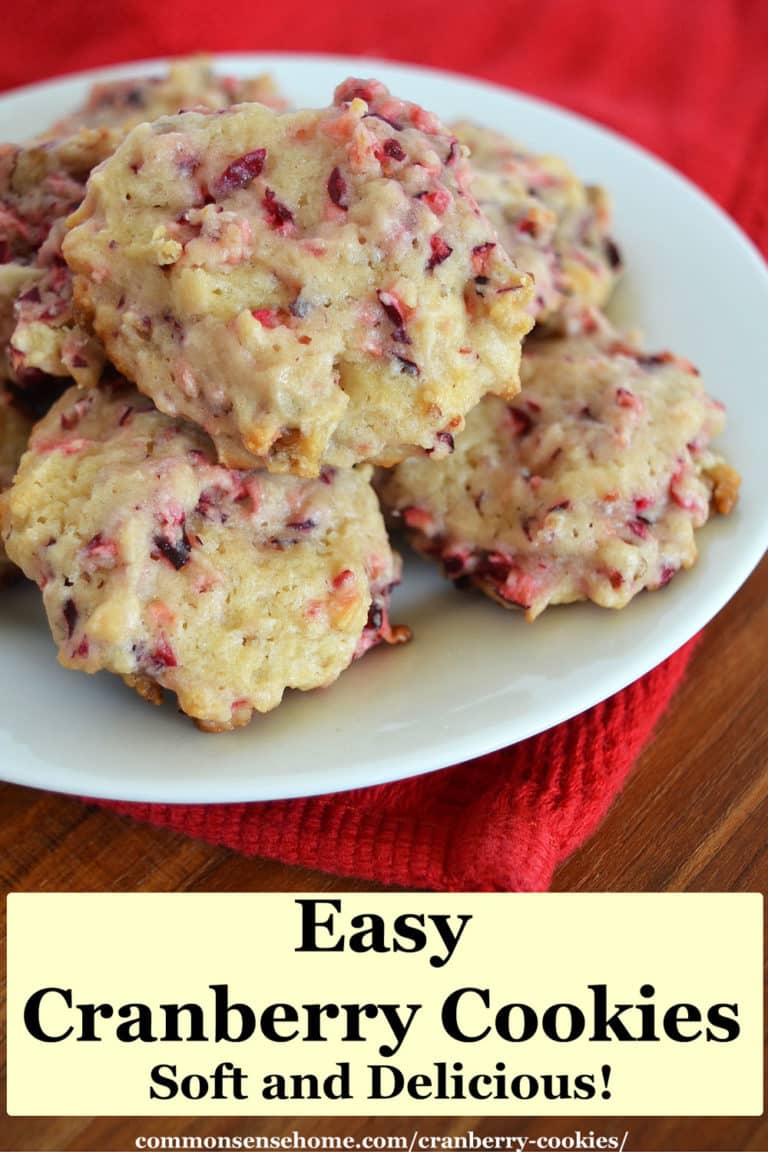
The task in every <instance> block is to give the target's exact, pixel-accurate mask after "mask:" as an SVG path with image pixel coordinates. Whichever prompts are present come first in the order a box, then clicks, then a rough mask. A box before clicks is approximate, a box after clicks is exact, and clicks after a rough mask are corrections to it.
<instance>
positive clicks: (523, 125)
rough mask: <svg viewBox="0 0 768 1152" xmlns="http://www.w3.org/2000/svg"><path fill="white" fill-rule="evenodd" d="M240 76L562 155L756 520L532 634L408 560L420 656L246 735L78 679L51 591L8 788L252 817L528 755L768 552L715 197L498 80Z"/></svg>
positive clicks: (3, 759)
mask: <svg viewBox="0 0 768 1152" xmlns="http://www.w3.org/2000/svg"><path fill="white" fill-rule="evenodd" d="M219 66H220V67H221V69H222V70H226V71H230V72H235V73H240V74H252V73H254V72H256V71H260V70H262V69H268V70H270V71H272V72H274V73H275V75H276V77H277V79H278V81H279V83H280V85H281V86H282V87H283V89H284V90H285V92H286V93H287V94H288V96H289V97H290V98H291V99H292V100H293V101H295V102H296V103H297V104H303V103H306V104H307V105H309V106H312V105H314V106H319V105H321V104H324V103H327V102H328V101H329V100H330V96H331V93H332V90H333V88H334V86H335V84H336V83H338V81H339V80H341V79H343V78H344V77H345V76H346V75H349V74H357V75H363V76H377V77H379V78H381V79H382V80H384V81H385V82H386V83H388V84H389V85H390V86H391V88H392V89H393V90H394V91H395V92H397V93H398V94H399V95H402V96H404V97H406V98H408V99H410V100H414V101H417V102H419V103H421V104H424V105H425V106H426V107H428V108H431V109H433V110H435V111H436V112H438V113H440V114H441V115H442V116H443V117H444V118H445V119H451V118H454V117H458V116H471V117H472V118H474V119H476V120H479V121H482V122H485V123H487V124H489V125H492V126H494V127H496V128H500V129H502V130H505V131H507V132H509V133H510V134H513V135H515V136H517V137H518V138H519V139H521V140H522V141H524V142H526V143H528V144H530V145H531V146H532V147H534V148H536V149H538V150H541V151H548V152H554V153H559V154H561V155H562V156H564V157H565V158H566V159H568V160H569V161H570V162H571V163H572V165H573V167H574V168H575V169H576V171H577V172H578V173H579V174H580V175H581V176H582V177H583V178H584V179H586V180H589V181H596V182H599V183H601V184H604V185H605V186H606V187H607V188H608V189H609V190H610V192H611V194H612V197H613V201H614V204H615V221H616V222H615V233H616V235H617V237H618V238H619V241H620V243H621V246H622V249H623V251H624V254H625V256H626V260H627V267H628V272H627V275H626V279H625V282H624V284H623V285H622V286H621V288H620V289H619V291H618V293H617V295H616V299H615V301H614V303H613V306H612V309H611V311H612V314H613V316H614V318H615V319H616V320H617V321H618V322H619V323H625V324H632V325H633V326H634V325H639V326H640V327H642V328H643V329H644V330H645V332H646V334H647V337H648V341H649V344H650V345H651V346H671V347H672V348H674V349H675V350H677V351H678V352H680V353H681V354H682V355H685V356H687V357H689V358H690V359H692V360H694V361H695V362H696V363H697V364H698V365H699V366H700V367H701V369H702V372H703V374H704V378H705V380H706V382H707V384H708V387H709V390H710V391H711V392H712V393H713V394H714V395H716V396H717V397H719V398H720V399H722V400H724V401H725V403H726V404H727V406H728V411H729V418H730V423H729V428H728V432H727V435H726V437H725V441H724V443H725V447H726V449H727V451H728V455H729V458H730V459H731V460H732V461H733V462H734V463H735V464H736V465H737V466H738V467H739V468H740V470H741V471H742V472H743V476H744V488H743V495H742V499H741V502H740V504H739V507H738V510H737V511H736V513H735V514H734V515H733V516H731V517H729V518H728V519H718V520H716V521H714V522H712V523H710V524H709V525H708V526H707V527H706V528H705V530H704V531H703V532H702V533H701V536H700V543H701V559H700V561H699V564H698V565H697V566H696V567H695V568H694V569H693V570H692V571H690V572H687V573H684V574H681V575H679V576H678V577H676V578H675V580H673V581H672V583H671V584H670V585H669V586H668V587H667V588H665V589H664V590H663V592H658V593H655V594H653V595H641V596H640V597H638V598H637V599H636V600H635V601H634V602H633V603H632V604H631V605H630V606H629V607H628V608H627V609H626V610H625V611H623V612H620V613H613V612H609V611H604V610H600V609H598V608H595V607H592V606H588V605H579V606H573V607H566V608H555V609H552V610H550V611H548V612H546V613H545V614H544V616H543V617H542V618H541V619H540V620H538V621H537V622H536V623H535V624H534V625H528V624H526V623H525V621H524V620H523V619H522V617H521V616H520V615H517V614H515V613H511V612H510V613H507V612H504V611H503V610H502V609H500V608H498V607H496V606H495V605H493V604H491V603H490V602H489V601H487V600H485V599H484V598H483V597H482V596H480V595H479V594H478V595H468V594H466V593H459V592H456V591H454V590H453V588H452V587H451V586H450V585H448V584H446V583H445V582H444V581H442V580H441V579H440V578H439V576H438V575H437V573H436V570H435V569H433V568H432V567H430V566H428V565H427V564H426V563H423V562H421V561H420V560H418V559H409V560H408V563H407V565H406V571H405V579H404V584H403V586H402V588H401V589H400V590H399V591H398V593H397V595H396V597H395V602H394V619H395V620H396V621H402V622H405V623H408V624H410V625H411V626H412V627H413V630H414V633H415V638H414V640H413V642H412V643H411V644H410V645H408V646H406V647H403V648H399V649H394V650H390V651H382V650H378V651H375V652H373V653H371V654H370V655H369V656H366V658H365V659H364V660H363V661H361V662H360V663H359V664H357V665H355V666H354V667H353V668H352V669H350V671H349V672H347V673H345V674H344V676H342V678H341V680H339V681H338V683H337V684H335V685H334V686H333V687H332V688H329V689H326V690H323V691H318V692H314V693H310V694H299V693H294V694H291V695H290V698H288V699H287V700H286V701H285V702H284V703H283V705H282V706H281V707H280V708H279V709H277V710H276V711H275V712H272V713H270V714H269V715H267V716H265V717H257V718H256V719H255V720H254V722H253V723H252V724H251V725H250V727H249V728H247V729H244V730H241V731H239V732H234V733H230V734H227V735H222V736H205V735H202V734H201V733H199V732H198V731H197V730H196V729H195V728H194V726H193V725H192V723H191V722H190V721H189V720H187V719H186V718H184V717H182V716H180V715H179V714H178V713H177V712H176V710H175V708H174V707H173V706H172V704H170V703H168V704H166V705H165V706H164V707H163V708H161V709H157V710H155V709H151V708H149V707H148V706H147V705H146V704H145V703H143V702H142V701H140V700H139V699H138V697H137V696H135V695H134V694H133V693H131V692H129V691H128V690H127V689H126V688H125V687H124V686H123V685H122V683H121V682H120V681H119V680H118V679H117V678H116V677H113V676H109V675H107V674H101V675H100V676H97V677H92V678H89V677H86V676H78V675H74V674H73V673H71V672H65V671H64V670H63V669H61V668H59V666H58V665H57V663H56V660H55V656H54V650H53V645H52V642H51V640H50V637H49V633H48V629H47V626H46V624H45V620H44V616H43V612H42V609H41V607H40V604H39V597H38V595H37V592H36V590H35V589H32V588H27V589H20V590H17V591H13V592H11V593H9V594H8V595H3V596H2V597H0V637H1V638H2V639H1V642H0V643H1V646H0V776H2V777H4V778H5V779H7V780H12V781H17V782H20V783H24V784H30V785H35V786H37V787H41V788H49V789H55V790H58V791H62V792H76V793H80V794H83V795H90V796H101V797H113V798H120V799H125V800H162V801H178V802H182V801H186V802H193V801H200V802H213V801H240V800H264V799H272V798H276V797H289V796H303V795H310V794H312V793H319V792H330V791H334V790H338V789H344V788H352V787H356V786H360V785H366V784H376V783H379V782H381V781H385V780H395V779H399V778H402V777H405V776H411V775H415V774H417V773H422V772H429V771H431V770H432V769H437V768H442V767H444V766H446V765H448V764H453V763H456V762H458V761H461V760H465V759H467V758H469V757H472V756H477V755H480V754H481V753H484V752H488V751H491V750H492V749H496V748H499V747H501V746H503V745H506V744H510V743H513V742H514V741H517V740H522V739H523V738H524V737H526V736H530V735H532V734H533V733H536V732H540V731H543V730H544V729H546V728H548V727H550V726H551V725H553V724H557V723H558V722H559V721H562V720H565V719H567V718H568V717H570V716H573V715H575V714H576V713H578V712H581V711H583V710H584V709H585V708H588V707H590V706H591V705H593V704H595V703H597V702H598V701H600V700H603V699H605V698H606V697H607V696H609V695H611V694H612V693H614V692H616V691H618V689H620V688H622V687H624V686H625V685H626V684H628V683H629V682H630V681H632V680H634V679H636V678H637V677H638V676H641V675H642V674H643V673H645V672H647V671H648V670H649V669H650V668H652V667H653V666H654V665H656V664H658V663H659V662H660V661H662V660H664V659H665V658H666V657H667V656H669V655H670V654H671V653H672V652H673V651H675V649H677V648H678V647H680V645H681V644H683V643H684V642H685V641H686V640H687V639H688V638H689V637H691V636H693V635H694V633H696V632H697V631H698V630H699V629H700V628H701V627H702V626H703V625H704V624H706V623H707V621H708V620H710V619H711V618H712V616H714V615H715V613H716V612H718V611H719V610H720V608H722V607H723V605H724V604H725V603H726V601H727V600H728V599H729V598H730V597H731V596H733V594H734V592H735V591H736V590H737V588H738V587H739V586H740V585H741V584H742V582H743V581H744V580H745V579H746V577H747V576H748V575H749V573H750V572H751V571H752V569H753V568H754V566H755V565H756V564H757V562H758V560H759V559H760V557H761V555H762V554H763V552H764V550H765V547H766V544H767V543H768V500H766V498H765V491H766V481H768V475H767V474H766V472H767V469H766V458H767V457H768V453H767V452H766V448H765V429H766V427H768V381H766V378H765V377H766V365H768V323H766V316H768V270H767V269H766V267H765V265H764V264H763V262H762V261H761V259H760V257H759V256H758V254H757V253H756V251H755V250H754V249H753V248H752V246H751V245H750V244H749V242H748V241H747V240H746V239H745V238H744V236H743V235H742V234H741V233H740V232H739V231H738V230H737V229H736V227H735V226H734V225H733V224H732V223H731V222H730V221H729V220H728V219H727V218H726V217H725V216H724V215H723V214H722V213H721V212H720V211H719V210H718V209H717V208H716V207H715V206H714V205H713V204H712V203H711V202H710V201H709V200H707V199H706V198H705V197H704V196H703V195H702V194H701V193H700V192H698V191H697V190H696V189H695V188H694V187H692V185H690V184H689V183H687V182H686V181H685V180H683V179H682V178H681V177H680V176H678V175H677V174H676V173H675V172H673V171H672V170H671V169H669V168H667V167H665V166H664V165H663V164H661V163H659V162H658V161H657V160H654V159H653V158H652V157H651V156H649V155H648V154H646V153H644V152H642V151H641V150H639V149H638V148H636V147H635V146H633V145H632V144H629V143H627V142H626V141H624V140H622V139H620V138H619V137H617V136H615V135H613V134H611V133H609V132H607V131H605V130H603V129H601V128H598V127H596V126H595V125H593V124H590V123H588V122H587V121H585V120H583V119H580V118H579V117H576V116H573V115H571V114H570V113H567V112H564V111H561V110H560V109H557V108H554V107H552V106H549V105H546V104H543V103H541V102H539V101H536V100H531V99H529V98H528V97H524V96H520V95H518V94H516V93H513V92H509V91H506V90H504V89H501V88H497V87H494V86H492V85H490V84H485V83H481V82H479V81H473V80H468V79H465V78H463V77H458V76H451V75H447V74H444V73H439V72H434V71H430V70H426V69H420V68H413V67H406V66H400V65H394V64H385V63H382V62H379V61H373V60H353V59H344V58H338V57H337V58H334V57H307V56H283V55H274V56H269V55H260V56H226V57H222V58H221V60H220V61H219ZM147 70H154V66H153V67H152V69H149V68H148V66H147V65H145V64H142V65H131V66H128V67H122V68H110V69H105V70H102V71H100V72H98V73H91V74H89V75H88V76H78V77H69V78H65V79H63V80H58V81H55V82H53V83H49V84H42V85H37V86H35V87H31V88H26V89H23V90H20V91H18V92H15V93H12V94H10V95H7V96H5V97H3V98H2V99H0V138H1V139H23V138H24V137H26V136H28V135H31V134H32V133H34V132H37V131H39V130H41V129H43V128H44V127H45V126H47V124H49V123H50V122H51V120H53V119H55V118H56V117H58V116H60V115H62V114H63V112H64V111H65V110H67V109H68V108H70V107H73V106H74V105H75V104H76V103H77V102H78V101H79V100H80V99H81V98H82V97H83V95H84V93H85V91H86V88H87V86H88V84H89V83H91V82H92V81H93V80H94V79H107V78H112V77H116V76H126V75H133V74H136V73H138V72H142V71H147Z"/></svg>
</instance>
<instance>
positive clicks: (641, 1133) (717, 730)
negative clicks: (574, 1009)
mask: <svg viewBox="0 0 768 1152" xmlns="http://www.w3.org/2000/svg"><path fill="white" fill-rule="evenodd" d="M767 641H768V560H764V561H763V563H762V565H761V567H760V568H759V569H758V570H757V572H756V573H755V574H754V575H753V576H752V578H751V579H750V580H749V581H748V583H747V584H746V585H745V586H744V588H742V590H741V591H740V593H739V594H738V595H737V596H736V597H735V599H734V600H733V601H732V602H731V603H730V604H729V605H728V607H727V608H726V609H724V611H723V612H722V613H721V614H720V616H719V617H718V618H717V619H716V620H715V621H714V622H713V623H712V624H711V625H710V627H709V628H708V629H707V631H706V634H705V637H704V639H703V641H702V643H701V644H700V646H699V648H698V649H697V651H696V654H695V656H694V658H693V662H692V664H691V667H690V671H689V674H688V677H687V679H686V681H685V683H684V685H683V686H682V688H681V690H680V691H679V693H678V695H677V696H676V698H675V700H674V701H673V703H672V706H671V707H670V709H669V711H668V713H667V715H666V716H665V718H664V720H663V721H662V723H661V725H660V727H659V730H658V732H657V734H656V737H655V739H654V740H653V742H652V744H651V745H650V746H649V747H648V748H647V749H646V751H645V752H644V754H643V755H642V757H641V758H640V760H639V762H638V764H637V767H636V769H635V771H634V773H633V774H632V776H631V778H630V780H629V781H628V783H627V785H626V787H625V789H624V791H623V793H622V795H621V796H620V797H619V799H618V800H617V802H616V803H615V805H614V807H613V809H612V811H611V812H610V814H609V816H608V818H607V819H606V821H605V822H604V824H603V825H602V827H601V828H600V829H599V831H598V833H597V834H596V835H595V836H594V837H593V839H592V840H591V841H590V842H589V843H588V844H586V845H585V846H584V847H583V848H581V849H580V851H578V852H577V853H576V854H575V855H574V856H572V857H571V859H570V860H568V861H567V862H566V863H565V864H564V865H563V866H562V867H561V868H560V869H559V871H558V873H557V875H556V877H555V883H554V888H555V889H557V890H562V891H577V892H594V891H604V890H613V891H634V890H641V891H643V890H645V891H660V892H679V891H721V890H725V891H760V892H765V891H766V890H768V843H767V842H768V715H767V714H766V704H768V660H767V659H766V656H767V655H768V644H767ZM0 814H1V816H2V819H1V820H0V879H1V880H2V888H3V891H5V892H7V891H25V892H37V891H57V890H58V891H62V890H63V891H114V892H131V891H145V892H149V891H152V892H157V891H160V892H167V891H189V892H231V891H257V892H259V891H286V892H294V891H302V890H318V891H355V890H369V891H370V890H372V887H373V886H372V885H368V884H355V883H353V882H350V881H347V880H343V881H342V880H337V879H335V878H333V877H329V876H326V875H322V874H320V873H314V872H310V871H306V870H301V869H296V868H288V867H284V866H282V865H280V864H274V863H271V862H268V861H265V860H248V859H245V858H243V857H241V856H238V855H236V854H235V853H233V852H230V851H227V850H225V849H220V848H213V847H210V846H208V845H206V844H202V843H198V842H195V841H192V840H187V839H185V838H184V837H181V836H177V835H172V834H170V833H168V832H165V831H157V830H154V829H151V828H148V827H141V826H139V825H137V824H134V823H132V822H131V821H130V820H128V819H125V818H122V817H118V816H115V815H112V814H110V813H109V812H105V811H101V810H98V809H95V808H88V807H86V806H85V805H83V804H81V803H80V802H79V801H77V800H73V799H69V798H67V797H64V796H55V795H51V794H47V793H43V792H38V791H34V790H32V789H28V788H20V787H16V786H12V785H0ZM4 911H5V908H4V902H3V914H4ZM4 1055H5V1054H4V1052H3V1060H4ZM2 1071H3V1079H4V1067H3V1070H2ZM414 1128H418V1130H419V1132H420V1133H422V1134H434V1135H455V1134H460V1133H464V1132H466V1131H467V1130H470V1129H471V1130H472V1131H474V1132H475V1133H476V1134H477V1135H479V1136H482V1135H513V1134H514V1135H527V1136H529V1137H534V1136H538V1135H550V1136H566V1135H569V1134H571V1133H573V1132H575V1131H576V1130H577V1129H578V1130H580V1131H581V1132H582V1133H583V1134H586V1133H588V1132H589V1131H590V1130H593V1131H594V1133H595V1134H596V1135H600V1134H602V1135H606V1136H613V1135H616V1134H618V1135H619V1136H621V1135H623V1133H624V1131H625V1129H628V1130H629V1136H628V1138H627V1142H626V1148H627V1149H628V1150H631V1152H638V1150H640V1149H642V1150H645V1152H707V1150H710V1149H712V1150H714V1149H718V1150H733V1152H748V1150H749V1152H766V1150H768V1122H766V1120H765V1119H763V1118H754V1117H747V1118H735V1119H701V1118H698V1119H697V1118H692V1119H680V1118H659V1119H653V1118H635V1119H627V1120H624V1119H610V1118H609V1119H600V1118H594V1119H585V1118H580V1119H578V1120H568V1119H562V1120H560V1119H536V1118H510V1119H494V1118H487V1119H483V1118H480V1117H475V1116H467V1117H462V1118H450V1119H420V1120H415V1119H409V1118H397V1119H352V1120H335V1119H328V1118H325V1119H314V1120H300V1121H293V1120H291V1119H290V1118H288V1119H269V1120H264V1119H257V1118H254V1119H253V1120H248V1119H246V1120H243V1119H236V1120H235V1119H226V1118H224V1119H216V1120H205V1119H202V1120H200V1119H198V1120H184V1119H178V1118H174V1119H165V1120H163V1119H160V1120H158V1119H146V1120H142V1119H136V1118H131V1119H104V1118H101V1119H98V1118H97V1119H88V1118H79V1117H78V1118H71V1117H70V1118H53V1119H51V1118H41V1119H11V1118H9V1117H7V1116H5V1115H4V1114H3V1115H2V1116H0V1152H22V1150H24V1152H27V1150H29V1152H33V1150H34V1152H38V1150H40V1152H43V1150H44V1152H60V1150H64V1149H68V1150H70V1149H71V1150H82V1152H86V1150H87V1152H116V1150H118V1149H119V1150H121V1152H122V1150H129V1149H133V1148H134V1147H135V1144H134V1141H135V1138H136V1137H137V1136H139V1135H156V1136H163V1135H166V1136H169V1135H174V1136H184V1135H187V1136H191V1135H195V1136H205V1135H209V1134H214V1135H230V1136H232V1135H236V1134H239V1135H248V1134H250V1135H282V1134H285V1133H290V1132H291V1131H293V1130H294V1129H296V1130H298V1131H299V1132H300V1133H301V1134H302V1135H304V1136H305V1137H309V1136H318V1135H337V1136H341V1135H344V1134H350V1135H353V1136H356V1137H358V1136H362V1135H366V1136H369V1135H370V1136H373V1135H385V1136H389V1135H392V1136H402V1135H406V1136H408V1137H410V1133H411V1131H412V1130H413V1129H414Z"/></svg>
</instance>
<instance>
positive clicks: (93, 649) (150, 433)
mask: <svg viewBox="0 0 768 1152" xmlns="http://www.w3.org/2000/svg"><path fill="white" fill-rule="evenodd" d="M369 479H370V470H369V469H365V468H363V469H361V470H350V471H345V472H341V471H339V472H337V471H335V470H333V469H326V470H324V471H323V473H322V474H321V476H320V477H319V478H318V479H316V480H302V479H299V478H296V477H292V476H271V475H270V474H269V473H266V472H255V471H250V472H242V471H233V470H230V469H227V468H224V467H222V466H221V465H219V464H217V463H216V456H215V452H214V449H213V445H212V444H211V442H210V440H209V439H208V437H207V436H206V435H205V434H204V433H203V432H201V431H200V430H199V429H197V428H195V427H193V426H192V425H189V424H185V423H183V422H180V421H174V420H172V419H170V418H169V417H167V416H163V415H161V414H160V413H159V412H157V411H156V410H155V409H154V408H153V407H152V404H151V403H150V401H149V400H147V398H146V397H144V396H142V395H140V394H139V393H137V392H136V391H135V389H133V388H132V387H131V386H130V385H128V384H125V383H124V382H122V381H119V382H116V383H114V384H108V385H103V386H102V387H100V388H99V389H90V390H88V391H86V392H81V391H78V390H77V389H74V388H73V389H70V390H69V391H68V392H66V393H65V394H64V396H63V397H62V398H61V399H60V400H59V401H58V402H57V403H56V404H55V405H54V407H53V408H52V409H51V411H50V412H49V413H48V415H47V416H45V417H44V419H43V420H42V421H41V422H40V423H39V424H37V425H36V426H35V429H34V431H33V433H32V437H31V440H30V446H29V451H28V452H27V453H26V455H25V456H24V460H23V462H22V464H21V467H20V469H19V472H18V475H17V479H16V482H15V484H14V486H13V488H12V489H11V490H10V492H7V493H6V494H5V496H4V497H3V498H2V500H1V501H0V507H1V508H2V517H1V518H0V519H1V520H2V526H3V536H4V538H5V542H6V547H7V550H8V553H9V555H10V556H11V557H12V558H13V560H14V561H15V562H16V563H17V564H18V565H19V566H20V567H21V568H22V569H23V570H24V572H25V573H26V574H27V575H28V576H29V577H30V578H31V579H33V580H35V581H36V582H37V583H38V584H39V586H40V587H41V589H42V591H43V598H44V602H45V607H46V611H47V613H48V619H49V622H50V626H51V630H52V633H53V637H54V640H55V641H56V644H57V645H58V647H59V659H60V661H61V663H62V664H64V665H65V666H66V667H68V668H76V669H80V670H82V671H85V672H96V671H98V670H99V669H108V670H109V671H111V672H116V673H118V674H120V675H122V676H123V677H124V678H125V679H126V681H127V682H128V683H129V684H130V685H131V686H133V687H135V688H136V689H137V690H138V691H139V692H140V694H141V695H143V696H146V697H148V698H150V699H153V700H154V699H157V698H159V696H161V695H162V692H161V689H168V690H170V691H172V692H175V693H176V695H177V697H178V701H179V705H180V707H181V708H182V709H183V711H184V712H186V713H187V714H188V715H190V716H192V717H194V718H195V720H196V721H197V723H198V725H199V726H200V727H202V728H205V729H207V730H211V731H221V730H223V729H227V728H232V727H238V726H240V725H243V724H246V723H248V721H249V720H250V719H251V716H252V713H253V712H254V711H258V712H266V711H268V710H269V709H271V708H274V707H275V706H276V705H277V704H279V703H280V700H281V698H282V696H283V693H284V691H285V689H286V688H299V689H303V690H307V689H311V688H316V687H319V686H321V685H326V684H330V683H332V682H333V681H334V680H335V679H336V678H337V677H338V676H339V674H340V673H341V672H342V671H343V670H344V669H345V668H346V667H347V666H348V665H349V664H350V663H351V662H352V660H353V659H354V658H355V656H357V655H361V654H362V653H363V652H365V651H366V650H367V649H368V648H370V647H372V646H373V645H374V644H376V643H378V642H379V641H380V640H385V641H389V642H396V641H398V640H400V639H404V638H405V630H404V629H392V628H391V627H390V625H389V622H388V616H387V607H388V598H389V591H390V588H391V587H392V585H393V584H394V583H396V581H397V580H398V575H399V558H398V557H397V556H396V555H394V554H393V553H392V551H391V549H390V546H389V542H388V540H387V535H386V531H385V529H384V524H383V521H382V518H381V513H380V511H379V505H378V501H377V499H376V495H375V493H374V491H373V489H372V487H371V485H370V483H369Z"/></svg>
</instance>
